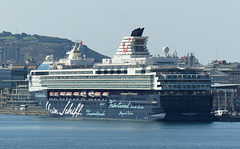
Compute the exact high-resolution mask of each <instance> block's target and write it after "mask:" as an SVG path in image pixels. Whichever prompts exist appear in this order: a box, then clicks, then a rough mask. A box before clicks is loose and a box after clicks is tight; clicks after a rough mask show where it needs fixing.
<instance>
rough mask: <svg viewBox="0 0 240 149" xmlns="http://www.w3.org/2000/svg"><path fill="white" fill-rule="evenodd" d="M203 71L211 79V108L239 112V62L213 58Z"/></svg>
mask: <svg viewBox="0 0 240 149" xmlns="http://www.w3.org/2000/svg"><path fill="white" fill-rule="evenodd" d="M204 71H206V72H209V73H210V78H211V81H212V87H213V91H214V100H213V110H215V111H216V110H228V111H230V112H235V111H237V112H240V63H238V62H234V63H229V62H226V61H225V60H221V61H218V60H214V61H212V63H211V64H208V67H206V69H205V70H204Z"/></svg>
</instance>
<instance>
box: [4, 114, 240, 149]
mask: <svg viewBox="0 0 240 149" xmlns="http://www.w3.org/2000/svg"><path fill="white" fill-rule="evenodd" d="M0 148H1V149H4V148H7V149H8V148H10V149H14V148H22V149H25V148H26V149H34V148H36V149H64V148H73V149H74V148H83V149H84V148H86V149H88V148H89V149H112V148H114V149H115V148H116V149H123V148H124V149H126V148H131V149H141V148H143V149H159V148H164V149H192V148H194V149H198V148H199V149H202V148H206V149H221V148H223V149H224V148H227V149H232V148H240V123H238V122H211V123H210V122H209V123H201V122H196V123H193V122H155V121H150V122H142V121H106V120H73V119H58V118H52V117H49V116H29V115H4V114H3V115H1V114H0Z"/></svg>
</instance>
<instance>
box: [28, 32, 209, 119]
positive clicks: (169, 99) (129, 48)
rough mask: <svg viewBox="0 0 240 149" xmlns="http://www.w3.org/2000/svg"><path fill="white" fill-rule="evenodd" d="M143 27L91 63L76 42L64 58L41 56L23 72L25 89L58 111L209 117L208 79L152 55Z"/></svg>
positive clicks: (174, 61)
mask: <svg viewBox="0 0 240 149" xmlns="http://www.w3.org/2000/svg"><path fill="white" fill-rule="evenodd" d="M143 30H144V28H138V29H135V30H133V31H132V33H131V35H130V36H128V37H124V38H123V40H122V42H121V44H120V46H119V48H118V50H117V52H116V54H115V55H114V57H113V58H112V59H111V58H107V59H103V60H102V62H101V63H94V59H89V58H85V56H84V55H81V51H80V49H81V45H82V42H80V43H77V44H76V45H75V46H74V47H73V49H72V50H71V51H70V52H67V57H66V58H65V59H60V60H58V61H54V60H53V56H47V57H46V61H45V62H43V63H42V64H41V65H40V66H39V67H38V68H37V69H36V70H32V71H31V72H30V74H29V91H30V92H31V93H32V95H33V97H34V98H35V99H36V100H37V101H38V103H39V104H40V105H42V107H43V108H45V109H46V110H47V111H48V112H49V113H50V115H52V116H58V117H74V118H97V119H124V120H126V119H128V120H129V119H131V120H165V121H212V120H214V115H212V114H211V110H212V102H213V96H212V94H211V92H210V91H211V90H210V88H211V80H210V77H209V75H208V74H204V73H203V71H202V69H201V68H199V67H183V66H182V65H181V67H179V66H178V60H179V58H178V57H176V56H173V57H169V56H168V55H167V52H168V51H169V49H168V48H167V47H165V48H164V52H165V56H162V57H161V56H152V55H150V53H149V51H148V48H147V40H148V37H147V36H142V34H143Z"/></svg>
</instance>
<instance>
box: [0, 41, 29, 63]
mask: <svg viewBox="0 0 240 149" xmlns="http://www.w3.org/2000/svg"><path fill="white" fill-rule="evenodd" d="M0 62H1V64H25V55H24V54H21V49H20V46H19V45H16V44H4V45H1V46H0Z"/></svg>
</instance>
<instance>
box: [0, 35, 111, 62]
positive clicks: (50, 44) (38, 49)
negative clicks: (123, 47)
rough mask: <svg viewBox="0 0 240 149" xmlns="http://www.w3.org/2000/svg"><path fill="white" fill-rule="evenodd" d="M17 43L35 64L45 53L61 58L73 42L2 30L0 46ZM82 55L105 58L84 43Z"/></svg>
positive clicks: (41, 59)
mask: <svg viewBox="0 0 240 149" xmlns="http://www.w3.org/2000/svg"><path fill="white" fill-rule="evenodd" d="M7 44H8V45H10V46H11V45H18V46H19V47H20V50H21V53H22V54H24V55H25V59H27V60H32V61H33V62H34V63H36V64H40V63H41V62H42V61H44V59H45V57H46V56H47V55H51V54H52V55H54V57H55V58H56V59H59V58H63V57H65V56H66V55H65V54H66V52H67V51H69V50H71V49H72V46H73V45H74V42H72V41H71V40H68V39H64V38H58V37H49V36H40V35H36V34H35V35H29V34H26V33H22V34H12V33H11V32H5V31H3V32H2V33H0V47H1V46H2V45H7ZM80 50H81V52H82V55H84V54H85V55H86V57H87V58H94V59H95V61H96V62H101V60H102V58H106V57H107V56H104V55H102V54H99V53H98V52H95V51H94V50H92V49H90V48H88V47H87V46H86V45H83V46H82V47H81V49H80Z"/></svg>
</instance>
